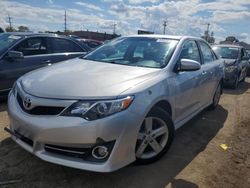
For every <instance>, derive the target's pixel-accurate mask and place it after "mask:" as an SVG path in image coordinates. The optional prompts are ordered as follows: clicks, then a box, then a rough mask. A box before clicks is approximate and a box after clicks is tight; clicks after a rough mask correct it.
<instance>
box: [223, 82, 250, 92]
mask: <svg viewBox="0 0 250 188" xmlns="http://www.w3.org/2000/svg"><path fill="white" fill-rule="evenodd" d="M249 88H250V82H240V83H239V85H238V88H237V89H230V88H229V87H225V88H224V90H223V92H224V93H225V94H230V95H241V94H243V93H245V92H246V91H247V90H248V89H249Z"/></svg>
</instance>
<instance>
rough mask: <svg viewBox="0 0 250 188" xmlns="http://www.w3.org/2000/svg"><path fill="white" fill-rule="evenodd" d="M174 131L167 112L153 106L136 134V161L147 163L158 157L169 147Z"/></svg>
mask: <svg viewBox="0 0 250 188" xmlns="http://www.w3.org/2000/svg"><path fill="white" fill-rule="evenodd" d="M174 131H175V129H174V125H173V122H172V119H171V117H170V116H169V114H168V113H167V112H166V111H164V110H163V109H162V108H160V107H154V108H153V109H152V110H151V111H150V112H149V113H148V115H147V116H146V117H145V119H144V121H143V123H142V125H141V127H140V130H139V133H138V136H137V142H136V147H135V155H136V162H137V163H139V164H149V163H152V162H155V161H157V160H158V159H160V158H161V157H162V156H163V155H164V154H165V153H166V152H167V151H168V149H169V148H170V146H171V144H172V141H173V138H174Z"/></svg>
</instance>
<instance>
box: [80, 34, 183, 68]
mask: <svg viewBox="0 0 250 188" xmlns="http://www.w3.org/2000/svg"><path fill="white" fill-rule="evenodd" d="M177 43H178V40H174V39H157V38H148V37H125V38H118V39H116V40H113V41H110V42H109V43H107V44H104V45H103V46H101V47H100V48H98V49H97V50H94V51H93V52H91V53H89V54H88V55H86V56H85V57H84V59H88V60H93V61H100V62H105V63H114V64H122V65H129V66H139V67H150V68H163V67H165V66H166V65H167V63H168V62H169V60H170V58H171V56H172V54H173V51H174V49H175V47H176V45H177Z"/></svg>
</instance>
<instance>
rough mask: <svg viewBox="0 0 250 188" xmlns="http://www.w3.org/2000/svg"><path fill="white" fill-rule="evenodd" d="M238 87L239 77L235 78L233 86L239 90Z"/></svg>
mask: <svg viewBox="0 0 250 188" xmlns="http://www.w3.org/2000/svg"><path fill="white" fill-rule="evenodd" d="M238 85H239V76H237V77H236V78H235V81H234V83H233V84H232V88H233V89H237V88H238Z"/></svg>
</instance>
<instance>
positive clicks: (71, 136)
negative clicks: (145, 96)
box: [8, 93, 143, 172]
mask: <svg viewBox="0 0 250 188" xmlns="http://www.w3.org/2000/svg"><path fill="white" fill-rule="evenodd" d="M8 113H9V119H10V130H11V131H12V132H17V133H18V134H21V135H22V136H24V137H25V138H28V139H30V140H31V141H32V143H33V144H32V145H31V144H28V143H27V142H24V141H23V140H22V139H20V138H17V137H16V136H13V135H12V139H13V140H14V141H16V143H18V144H19V145H20V146H21V147H23V148H24V149H25V150H27V151H29V152H31V153H33V154H34V155H36V156H37V157H39V158H41V159H43V160H45V161H48V162H52V163H55V164H60V165H64V166H68V167H73V168H78V169H84V170H90V171H97V172H111V171H114V170H117V169H119V168H121V167H123V166H126V165H127V164H129V163H131V162H133V161H134V160H135V152H134V151H135V144H136V138H137V133H138V130H139V127H140V124H141V122H142V120H143V118H140V117H139V116H138V115H137V114H134V113H132V112H130V110H129V109H128V110H125V111H123V112H120V113H117V114H114V115H112V116H109V117H106V118H103V119H100V120H96V121H87V120H84V119H82V118H78V117H63V116H35V115H29V114H27V113H25V112H24V111H23V110H22V109H21V107H20V106H19V104H18V102H17V100H16V98H15V96H14V95H13V94H12V93H10V95H9V100H8ZM98 140H102V141H104V142H111V141H114V143H115V144H114V146H113V147H112V151H111V153H110V155H109V157H108V159H107V160H106V161H102V162H93V161H88V160H83V159H81V158H75V157H69V156H64V155H60V154H54V153H51V152H48V151H47V150H46V149H45V146H46V145H57V146H64V147H78V148H86V147H87V148H91V147H93V146H94V145H96V144H99V143H98Z"/></svg>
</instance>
